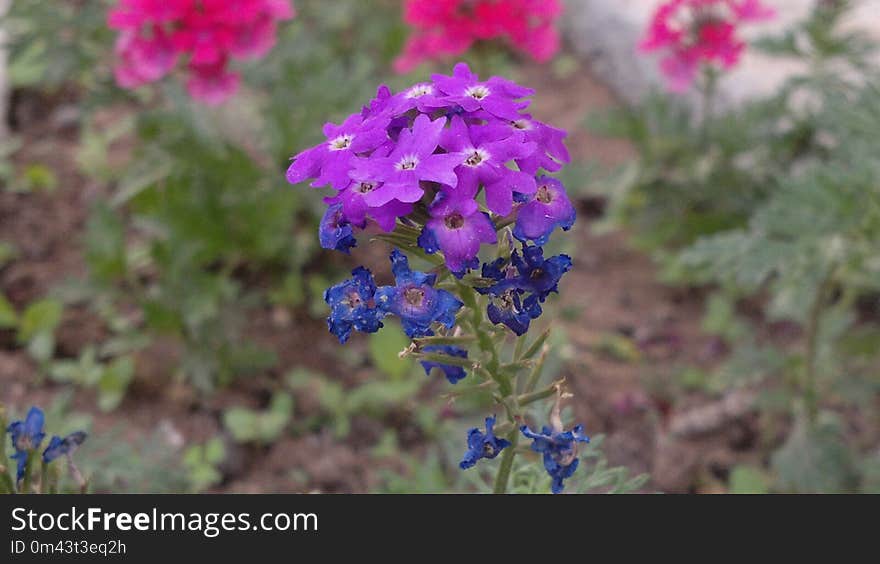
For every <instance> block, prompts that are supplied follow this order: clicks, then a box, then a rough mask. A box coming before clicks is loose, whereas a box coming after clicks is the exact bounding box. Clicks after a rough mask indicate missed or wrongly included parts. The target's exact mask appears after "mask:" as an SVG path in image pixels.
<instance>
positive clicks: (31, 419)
mask: <svg viewBox="0 0 880 564" xmlns="http://www.w3.org/2000/svg"><path fill="white" fill-rule="evenodd" d="M45 421H46V417H45V415H43V410H42V409H40V408H39V407H31V409H30V411H28V413H27V416H26V417H25V418H24V421H13V422H12V423H11V424H10V425H9V427H8V428H7V429H6V431H7V432H8V433H9V436H10V438H11V439H12V448H13V449H14V450H15V453H13V454H12V459H13V460H15V461H16V463H17V473H16V476H17V477H16V480H21V479H22V478H23V477H24V471H25V468H26V466H27V460H28V456H29V454H30V453H31V452H32V451H35V450H37V449H38V448H40V443H42V442H43V437H45V436H46V433H44V432H43V425H44V424H45Z"/></svg>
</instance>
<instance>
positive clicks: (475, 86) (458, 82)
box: [431, 63, 535, 121]
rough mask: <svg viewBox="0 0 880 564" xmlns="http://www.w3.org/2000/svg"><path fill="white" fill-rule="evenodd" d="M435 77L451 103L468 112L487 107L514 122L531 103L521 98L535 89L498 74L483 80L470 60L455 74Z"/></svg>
mask: <svg viewBox="0 0 880 564" xmlns="http://www.w3.org/2000/svg"><path fill="white" fill-rule="evenodd" d="M431 78H432V79H433V81H434V84H435V85H436V87H437V88H438V89H439V90H440V91H441V92H443V93H444V94H446V95H447V96H448V103H449V105H458V106H461V107H462V108H463V109H464V110H465V111H467V112H476V111H478V110H485V111H486V112H488V113H490V114H492V115H493V116H495V117H498V118H501V119H506V120H510V121H513V120H515V119H518V118H519V117H520V113H519V110H521V109H523V108H525V107H526V106H528V103H526V102H517V100H519V99H521V98H525V97H526V96H531V95H532V94H534V92H535V91H534V90H532V89H530V88H524V87H522V86H519V85H517V84H515V83H513V82H511V81H509V80H507V79H504V78H501V77H497V76H493V77H492V78H490V79H489V80H487V81H484V82H481V81H480V77H478V76H477V75H476V74H474V73H472V72H471V69H470V67H468V66H467V64H466V63H458V64H457V65H455V68H454V69H453V71H452V76H445V75H442V74H435V75H433V76H432V77H431Z"/></svg>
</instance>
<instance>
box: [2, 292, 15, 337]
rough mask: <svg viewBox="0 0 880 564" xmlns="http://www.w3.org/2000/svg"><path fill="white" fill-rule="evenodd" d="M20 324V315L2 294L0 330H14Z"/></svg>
mask: <svg viewBox="0 0 880 564" xmlns="http://www.w3.org/2000/svg"><path fill="white" fill-rule="evenodd" d="M17 323H18V314H17V313H16V312H15V308H14V307H12V304H11V303H9V300H7V299H6V296H4V295H3V294H0V329H12V328H14V327H15V325H16V324H17Z"/></svg>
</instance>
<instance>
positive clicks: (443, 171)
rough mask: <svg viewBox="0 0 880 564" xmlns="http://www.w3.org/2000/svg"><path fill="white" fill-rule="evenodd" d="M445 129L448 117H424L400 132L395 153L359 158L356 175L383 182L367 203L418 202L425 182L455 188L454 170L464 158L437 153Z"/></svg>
mask: <svg viewBox="0 0 880 564" xmlns="http://www.w3.org/2000/svg"><path fill="white" fill-rule="evenodd" d="M445 126H446V118H445V117H441V118H437V119H436V120H434V121H431V118H429V117H428V116H427V115H425V114H421V115H419V116H418V117H417V118H416V119H415V121H414V122H413V126H412V129H404V130H403V131H401V132H400V135H399V137H398V138H397V144H396V146H395V147H394V150H393V151H391V154H389V155H388V156H387V157H378V158H372V157H371V158H369V159H359V160H358V161H357V162H356V163H355V171H356V172H355V174H365V175H368V176H370V177H372V178H376V179H378V180H380V181H381V182H382V184H381V185H380V186H378V187H376V189H374V190H372V191H371V192H369V193H368V194H366V195H365V196H364V201H365V202H366V203H367V204H368V205H370V206H373V207H378V206H383V205H385V204H387V203H388V202H390V201H392V200H397V201H400V202H405V203H410V202H417V201H419V200H420V199H421V198H422V195H423V194H424V190H423V189H422V187H421V182H422V181H427V182H437V183H439V184H445V185H446V186H449V187H453V188H454V187H455V186H456V185H457V184H458V177H456V175H455V172H454V170H453V169H454V168H455V166H456V165H457V164H458V163H460V162H461V156H460V155H457V154H450V153H440V154H434V151H435V150H436V149H437V146H438V145H439V144H440V136H441V134H442V133H443V130H444V128H445Z"/></svg>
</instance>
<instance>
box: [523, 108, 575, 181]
mask: <svg viewBox="0 0 880 564" xmlns="http://www.w3.org/2000/svg"><path fill="white" fill-rule="evenodd" d="M509 127H510V128H511V129H513V130H514V131H516V132H519V133H521V134H522V135H523V138H524V139H525V140H526V141H530V142H532V143H535V145H536V146H537V149H536V150H535V151H533V152H532V153H531V154H530V155H528V156H526V157H521V158H518V159H516V165H517V166H518V167H519V169H520V170H522V171H525V172H528V173H529V174H536V173H537V172H538V170H539V169H542V168H543V169H544V170H546V171H548V172H555V171H557V170H559V169H560V168H562V163H567V162H570V161H571V156H570V155H569V154H568V149H567V148H566V147H565V144H564V143H563V140H564V139H565V137H566V135H568V134H567V133H566V132H565V131H564V130H562V129H557V128H555V127H552V126H550V125H547V124H546V123H541V122H540V121H538V120H535V119H532V118H531V116H522V117H520V118H518V119H515V120H513V121H511V122H509Z"/></svg>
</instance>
